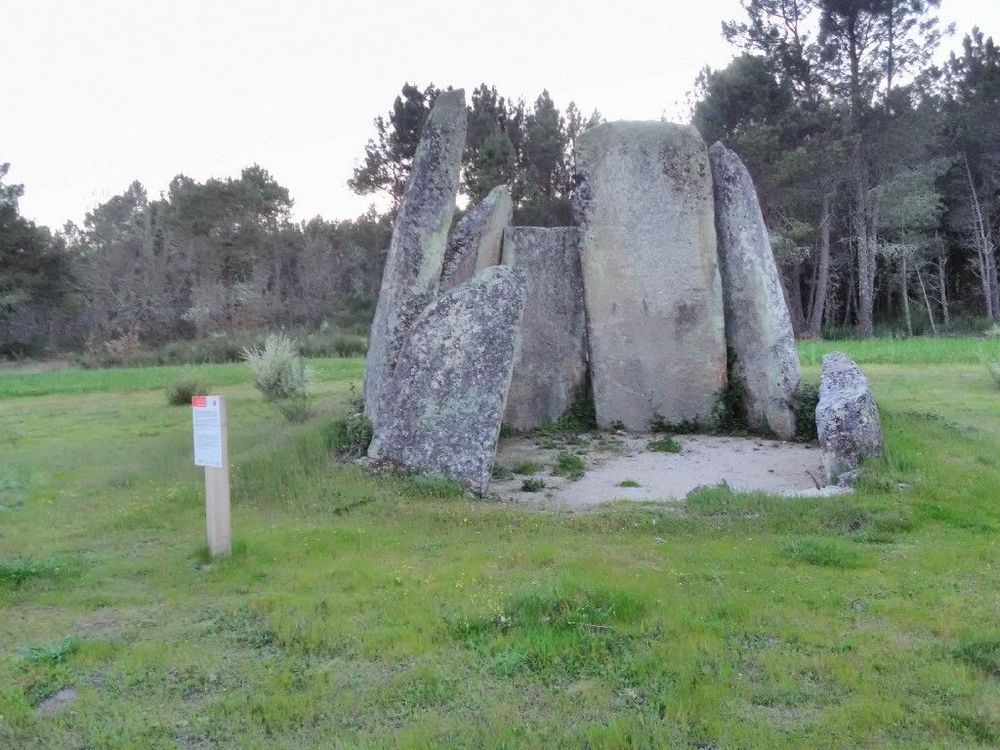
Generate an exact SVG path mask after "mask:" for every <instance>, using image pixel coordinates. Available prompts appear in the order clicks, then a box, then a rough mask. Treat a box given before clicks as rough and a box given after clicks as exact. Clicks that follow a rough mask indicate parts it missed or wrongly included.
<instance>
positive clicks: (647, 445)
mask: <svg viewBox="0 0 1000 750" xmlns="http://www.w3.org/2000/svg"><path fill="white" fill-rule="evenodd" d="M663 437H664V436H662V435H647V434H641V435H640V434H634V433H625V432H614V433H585V434H582V435H560V434H555V435H544V434H543V435H528V436H516V437H504V438H501V440H500V444H499V446H498V450H497V459H496V464H495V468H494V479H493V483H492V485H491V488H490V494H492V495H494V496H495V497H496V498H497V499H499V500H502V501H506V502H516V503H520V504H524V505H535V506H540V507H550V508H563V509H568V510H587V509H590V508H594V507H596V506H598V505H601V504H602V503H608V502H614V501H616V500H637V501H641V502H663V503H671V502H678V501H681V500H683V499H684V498H685V497H686V496H687V494H688V493H689V492H691V491H692V490H694V489H696V488H699V487H714V486H718V485H722V484H725V485H728V486H729V487H730V488H731V489H732V490H735V491H763V492H769V493H775V494H782V495H789V496H817V495H828V494H837V493H839V492H843V491H844V490H842V489H841V488H837V487H822V488H820V487H818V486H817V485H818V484H822V482H823V466H822V456H821V452H820V449H819V447H818V446H816V445H807V444H802V443H787V442H782V441H778V440H768V439H765V438H756V437H749V438H744V437H729V436H721V435H694V434H692V435H675V436H673V438H674V440H676V442H677V443H678V444H679V445H680V451H679V452H677V453H671V452H664V451H662V450H655V449H654V448H653V447H652V446H653V444H654V443H655V441H658V440H661V439H663ZM567 454H568V456H570V457H572V456H575V457H577V458H579V459H581V460H582V462H583V467H582V474H581V473H580V471H581V468H580V465H579V462H578V461H574V460H573V459H572V458H568V457H567ZM560 458H562V460H560ZM560 464H562V465H563V468H562V469H560ZM567 464H569V465H574V464H575V466H576V468H575V471H574V470H573V468H570V469H568V470H567V469H566V468H565V467H566V465H567ZM541 485H543V486H541Z"/></svg>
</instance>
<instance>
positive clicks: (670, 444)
mask: <svg viewBox="0 0 1000 750" xmlns="http://www.w3.org/2000/svg"><path fill="white" fill-rule="evenodd" d="M646 448H648V449H649V450H651V451H659V452H660V453H680V452H681V444H680V443H678V442H677V441H676V440H675V439H674V438H672V437H670V436H667V437H665V438H660V439H659V440H650V441H649V443H648V444H647V445H646Z"/></svg>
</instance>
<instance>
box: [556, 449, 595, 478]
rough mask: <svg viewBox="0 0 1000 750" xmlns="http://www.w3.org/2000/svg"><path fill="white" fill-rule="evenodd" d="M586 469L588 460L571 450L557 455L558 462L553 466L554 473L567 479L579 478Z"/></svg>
mask: <svg viewBox="0 0 1000 750" xmlns="http://www.w3.org/2000/svg"><path fill="white" fill-rule="evenodd" d="M586 470H587V462H586V461H584V460H583V459H582V458H581V457H580V456H577V455H576V454H574V453H570V452H569V451H562V452H560V453H559V455H558V456H557V457H556V464H555V466H553V467H552V475H553V476H557V477H566V478H567V479H579V478H580V477H582V476H583V473H584V472H585V471H586Z"/></svg>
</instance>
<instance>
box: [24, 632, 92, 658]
mask: <svg viewBox="0 0 1000 750" xmlns="http://www.w3.org/2000/svg"><path fill="white" fill-rule="evenodd" d="M79 650H80V639H79V638H77V637H75V636H72V635H68V636H66V637H65V638H61V639H59V640H58V641H55V642H54V643H46V644H44V645H41V646H21V647H20V648H18V649H17V653H18V654H20V655H21V657H22V658H24V660H25V661H30V662H34V663H36V664H38V663H45V662H48V663H51V664H58V663H59V662H62V661H65V660H66V659H67V658H68V657H70V656H72V655H73V654H75V653H76V652H77V651H79Z"/></svg>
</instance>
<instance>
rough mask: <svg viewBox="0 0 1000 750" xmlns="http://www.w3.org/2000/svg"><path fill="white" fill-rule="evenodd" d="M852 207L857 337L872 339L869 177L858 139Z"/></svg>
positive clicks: (872, 295) (872, 307)
mask: <svg viewBox="0 0 1000 750" xmlns="http://www.w3.org/2000/svg"><path fill="white" fill-rule="evenodd" d="M852 162H853V168H854V206H853V211H852V213H853V216H852V217H851V219H852V221H851V223H852V225H853V228H854V235H855V242H856V243H857V255H858V257H857V261H858V274H857V284H858V315H857V317H858V336H859V337H861V338H871V336H872V335H873V334H874V333H875V326H874V320H873V311H874V308H875V273H874V271H875V258H874V257H873V254H872V247H871V241H870V237H869V233H868V184H867V183H868V180H867V179H866V175H865V164H864V158H863V155H862V147H861V142H860V140H859V141H858V143H857V144H856V145H855V147H854V155H853V158H852Z"/></svg>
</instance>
